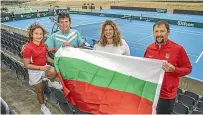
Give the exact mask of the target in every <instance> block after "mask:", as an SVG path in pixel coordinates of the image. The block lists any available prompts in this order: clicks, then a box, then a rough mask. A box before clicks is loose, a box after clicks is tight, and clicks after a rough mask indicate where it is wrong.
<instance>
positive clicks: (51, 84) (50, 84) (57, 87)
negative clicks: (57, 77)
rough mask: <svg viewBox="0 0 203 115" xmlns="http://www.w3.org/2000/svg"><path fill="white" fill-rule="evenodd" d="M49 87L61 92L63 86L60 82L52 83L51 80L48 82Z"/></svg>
mask: <svg viewBox="0 0 203 115" xmlns="http://www.w3.org/2000/svg"><path fill="white" fill-rule="evenodd" d="M48 86H49V87H53V88H56V89H59V90H61V89H62V85H61V84H60V83H59V82H57V81H53V82H51V81H50V80H49V81H48Z"/></svg>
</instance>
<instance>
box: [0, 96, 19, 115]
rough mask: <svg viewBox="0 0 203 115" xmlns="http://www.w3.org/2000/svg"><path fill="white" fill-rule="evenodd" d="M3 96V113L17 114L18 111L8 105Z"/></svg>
mask: <svg viewBox="0 0 203 115" xmlns="http://www.w3.org/2000/svg"><path fill="white" fill-rule="evenodd" d="M0 98H1V115H3V114H16V112H15V111H14V110H13V109H12V108H11V107H9V106H8V104H7V103H6V102H5V101H4V100H3V98H2V97H0Z"/></svg>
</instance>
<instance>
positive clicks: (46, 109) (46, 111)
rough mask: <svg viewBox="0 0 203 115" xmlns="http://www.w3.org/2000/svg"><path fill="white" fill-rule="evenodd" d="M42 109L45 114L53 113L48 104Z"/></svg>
mask: <svg viewBox="0 0 203 115" xmlns="http://www.w3.org/2000/svg"><path fill="white" fill-rule="evenodd" d="M41 111H42V113H44V114H49V115H51V112H50V110H49V109H48V108H47V107H46V106H43V107H41Z"/></svg>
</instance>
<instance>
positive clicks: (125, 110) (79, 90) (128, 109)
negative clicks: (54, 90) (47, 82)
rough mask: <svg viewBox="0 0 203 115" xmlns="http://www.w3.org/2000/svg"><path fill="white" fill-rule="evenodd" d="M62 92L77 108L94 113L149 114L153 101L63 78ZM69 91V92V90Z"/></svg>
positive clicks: (59, 75)
mask: <svg viewBox="0 0 203 115" xmlns="http://www.w3.org/2000/svg"><path fill="white" fill-rule="evenodd" d="M58 77H59V79H60V80H61V83H62V85H63V90H64V94H65V95H66V98H67V99H68V100H69V102H71V103H72V104H74V105H76V106H77V107H78V109H79V110H81V111H85V112H88V113H94V114H101V113H102V114H104V113H108V114H112V113H113V114H151V113H152V105H153V103H152V102H150V101H148V100H147V99H145V98H141V97H140V96H137V95H135V94H131V93H127V92H122V91H117V90H113V89H109V88H104V87H98V86H94V85H92V84H89V83H85V82H81V81H74V80H63V79H62V77H61V74H60V73H58ZM69 91H70V92H69Z"/></svg>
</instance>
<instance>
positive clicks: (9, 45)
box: [1, 29, 28, 55]
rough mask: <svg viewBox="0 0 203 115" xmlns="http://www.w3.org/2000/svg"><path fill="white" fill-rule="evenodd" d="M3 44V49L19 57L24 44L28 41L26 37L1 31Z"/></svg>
mask: <svg viewBox="0 0 203 115" xmlns="http://www.w3.org/2000/svg"><path fill="white" fill-rule="evenodd" d="M1 31H2V32H1V43H2V48H4V49H6V50H8V51H10V52H12V53H13V54H15V55H18V54H19V52H20V50H21V47H22V46H23V44H25V43H27V42H28V39H27V38H26V37H25V36H22V35H19V34H16V33H10V32H8V31H7V30H4V29H1Z"/></svg>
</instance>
